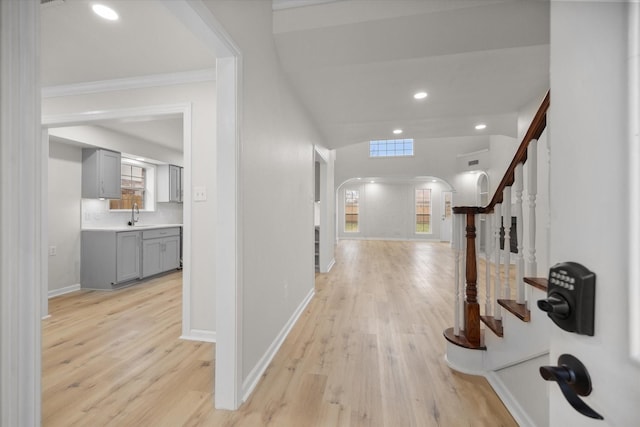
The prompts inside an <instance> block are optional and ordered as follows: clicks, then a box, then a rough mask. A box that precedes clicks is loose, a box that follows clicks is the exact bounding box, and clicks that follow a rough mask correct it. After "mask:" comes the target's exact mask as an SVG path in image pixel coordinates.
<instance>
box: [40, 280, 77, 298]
mask: <svg viewBox="0 0 640 427" xmlns="http://www.w3.org/2000/svg"><path fill="white" fill-rule="evenodd" d="M79 290H80V283H78V284H76V285H69V286H65V287H64V288H58V289H51V290H50V291H49V292H48V293H47V295H48V297H49V299H51V298H54V297H59V296H60V295H64V294H68V293H69V292H75V291H79Z"/></svg>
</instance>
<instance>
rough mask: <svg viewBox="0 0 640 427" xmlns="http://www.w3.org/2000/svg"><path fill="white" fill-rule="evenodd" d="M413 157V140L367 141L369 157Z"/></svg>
mask: <svg viewBox="0 0 640 427" xmlns="http://www.w3.org/2000/svg"><path fill="white" fill-rule="evenodd" d="M407 156H413V139H384V140H379V141H369V157H407Z"/></svg>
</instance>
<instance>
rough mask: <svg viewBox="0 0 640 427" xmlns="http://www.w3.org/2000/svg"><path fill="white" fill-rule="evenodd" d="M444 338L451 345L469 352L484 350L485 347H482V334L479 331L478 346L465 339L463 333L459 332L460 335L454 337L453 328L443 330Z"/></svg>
mask: <svg viewBox="0 0 640 427" xmlns="http://www.w3.org/2000/svg"><path fill="white" fill-rule="evenodd" d="M443 335H444V337H445V338H446V339H447V341H449V342H450V343H452V344H455V345H457V346H458V347H464V348H468V349H471V350H486V349H487V347H485V345H484V333H483V331H480V345H479V346H477V345H473V344H471V343H470V342H469V341H467V338H466V337H465V336H464V331H463V330H462V329H461V330H460V335H454V333H453V328H448V329H445V330H444V332H443Z"/></svg>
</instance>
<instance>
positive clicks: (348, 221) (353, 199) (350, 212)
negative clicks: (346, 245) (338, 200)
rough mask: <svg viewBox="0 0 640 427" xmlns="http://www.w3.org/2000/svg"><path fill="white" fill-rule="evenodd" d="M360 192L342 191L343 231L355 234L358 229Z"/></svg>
mask: <svg viewBox="0 0 640 427" xmlns="http://www.w3.org/2000/svg"><path fill="white" fill-rule="evenodd" d="M359 201H360V191H359V190H345V191H344V231H346V232H351V233H357V232H358V231H359V230H360V228H359V223H358V217H359V215H360V206H359Z"/></svg>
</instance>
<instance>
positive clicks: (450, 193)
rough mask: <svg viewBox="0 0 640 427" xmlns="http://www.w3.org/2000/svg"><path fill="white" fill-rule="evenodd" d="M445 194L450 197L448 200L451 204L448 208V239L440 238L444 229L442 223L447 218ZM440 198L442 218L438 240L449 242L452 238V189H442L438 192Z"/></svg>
mask: <svg viewBox="0 0 640 427" xmlns="http://www.w3.org/2000/svg"><path fill="white" fill-rule="evenodd" d="M445 194H449V197H450V199H449V202H450V203H451V206H450V207H449V209H451V227H449V239H448V240H446V239H443V238H442V233H443V230H444V229H445V227H443V224H442V223H444V222H445V221H446V220H447V218H446V215H447V199H446V196H445ZM440 198H441V199H442V218H441V219H442V221H441V224H440V241H441V242H451V240H452V239H453V191H452V190H442V191H441V192H440Z"/></svg>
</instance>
